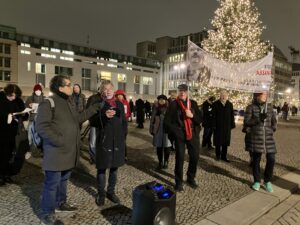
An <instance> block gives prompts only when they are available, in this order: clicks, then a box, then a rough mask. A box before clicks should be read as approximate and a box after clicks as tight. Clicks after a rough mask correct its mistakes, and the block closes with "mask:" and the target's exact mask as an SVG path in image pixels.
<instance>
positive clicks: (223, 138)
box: [213, 91, 235, 162]
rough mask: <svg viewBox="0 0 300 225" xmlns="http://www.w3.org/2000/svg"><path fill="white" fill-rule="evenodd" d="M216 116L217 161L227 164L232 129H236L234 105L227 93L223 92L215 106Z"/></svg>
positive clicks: (214, 112)
mask: <svg viewBox="0 0 300 225" xmlns="http://www.w3.org/2000/svg"><path fill="white" fill-rule="evenodd" d="M213 114H214V124H213V127H214V145H215V147H216V160H220V158H221V159H222V160H223V161H225V162H230V161H229V160H228V159H227V148H228V146H229V145H230V139H231V129H233V128H235V123H234V112H233V105H232V103H231V102H230V101H229V100H228V93H227V91H221V94H220V99H219V100H218V101H216V102H214V104H213Z"/></svg>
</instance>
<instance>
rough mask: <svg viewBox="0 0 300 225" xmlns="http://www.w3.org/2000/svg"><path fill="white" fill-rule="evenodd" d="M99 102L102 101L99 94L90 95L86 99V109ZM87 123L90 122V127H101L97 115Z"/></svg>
mask: <svg viewBox="0 0 300 225" xmlns="http://www.w3.org/2000/svg"><path fill="white" fill-rule="evenodd" d="M101 101H102V98H101V94H100V93H97V94H94V95H91V96H90V97H89V98H88V100H87V104H86V108H88V107H90V105H93V104H95V103H97V102H101ZM89 122H90V126H91V127H100V125H101V124H100V120H99V115H98V114H95V115H93V116H92V117H91V118H90V119H89Z"/></svg>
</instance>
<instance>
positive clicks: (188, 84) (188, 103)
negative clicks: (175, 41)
mask: <svg viewBox="0 0 300 225" xmlns="http://www.w3.org/2000/svg"><path fill="white" fill-rule="evenodd" d="M189 42H190V35H188V36H187V49H186V50H187V51H186V59H187V60H188V52H189ZM187 60H186V61H187ZM187 75H188V74H187V71H186V81H187V86H188V90H187V91H188V93H187V94H188V101H187V108H188V109H190V82H189V81H188V79H187Z"/></svg>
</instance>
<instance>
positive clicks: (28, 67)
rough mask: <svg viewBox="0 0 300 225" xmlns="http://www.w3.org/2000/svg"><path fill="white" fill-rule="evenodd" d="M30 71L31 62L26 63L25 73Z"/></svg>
mask: <svg viewBox="0 0 300 225" xmlns="http://www.w3.org/2000/svg"><path fill="white" fill-rule="evenodd" d="M30 70H31V62H27V71H30Z"/></svg>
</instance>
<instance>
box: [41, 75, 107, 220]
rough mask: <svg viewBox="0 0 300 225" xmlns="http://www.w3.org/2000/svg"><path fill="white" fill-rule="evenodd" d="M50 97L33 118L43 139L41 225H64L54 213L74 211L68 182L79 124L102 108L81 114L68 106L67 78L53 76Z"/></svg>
mask: <svg viewBox="0 0 300 225" xmlns="http://www.w3.org/2000/svg"><path fill="white" fill-rule="evenodd" d="M50 90H51V92H52V93H53V96H52V97H51V98H52V100H53V101H54V109H52V108H51V104H50V101H49V100H47V99H46V100H45V101H43V102H42V103H41V104H40V106H39V108H38V113H37V118H36V130H37V132H38V134H39V135H40V136H41V138H42V139H43V154H44V157H43V163H42V166H43V170H44V171H45V178H44V187H43V192H42V202H41V211H42V213H41V221H42V224H47V225H48V224H49V225H50V224H56V225H57V224H63V222H62V221H61V220H58V219H56V218H55V211H56V212H57V211H74V210H76V209H77V208H76V207H74V206H71V205H69V204H68V203H67V202H66V200H67V182H68V179H69V178H70V175H71V170H72V168H74V167H75V166H76V164H77V162H78V159H79V155H80V153H79V150H80V129H79V124H80V123H82V122H84V121H85V120H87V119H89V118H90V117H91V116H92V115H94V114H96V113H97V112H98V111H99V110H100V109H101V107H102V105H101V103H100V102H96V103H94V104H93V105H91V106H90V107H89V108H88V109H86V110H85V111H83V112H82V113H80V114H79V113H78V112H77V111H76V109H75V108H74V106H73V105H72V104H71V103H70V101H69V97H70V96H71V95H72V84H71V81H70V79H69V77H67V76H61V75H59V76H55V77H53V78H52V79H51V81H50Z"/></svg>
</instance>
